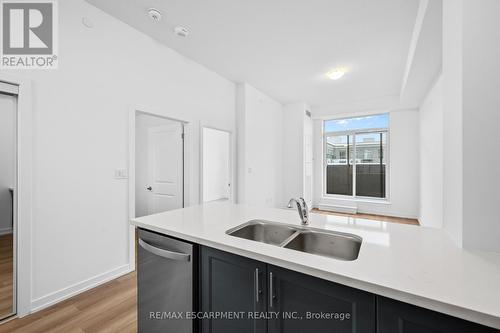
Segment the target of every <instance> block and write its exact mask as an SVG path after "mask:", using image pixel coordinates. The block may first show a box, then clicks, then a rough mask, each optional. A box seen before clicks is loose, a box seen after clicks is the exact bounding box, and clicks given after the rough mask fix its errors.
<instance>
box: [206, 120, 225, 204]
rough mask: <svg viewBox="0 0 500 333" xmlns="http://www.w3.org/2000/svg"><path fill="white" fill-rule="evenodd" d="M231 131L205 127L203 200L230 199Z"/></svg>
mask: <svg viewBox="0 0 500 333" xmlns="http://www.w3.org/2000/svg"><path fill="white" fill-rule="evenodd" d="M230 139H231V135H230V133H229V132H226V131H220V130H217V129H213V128H203V201H204V202H209V201H214V200H220V199H229V196H230V192H229V186H228V184H229V183H230V182H231V174H230V173H231V168H230V159H231V156H230V149H229V148H230V141H229V140H230Z"/></svg>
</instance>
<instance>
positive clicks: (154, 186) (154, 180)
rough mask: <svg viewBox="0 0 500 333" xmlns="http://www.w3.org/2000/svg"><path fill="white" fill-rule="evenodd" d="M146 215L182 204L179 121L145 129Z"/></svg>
mask: <svg viewBox="0 0 500 333" xmlns="http://www.w3.org/2000/svg"><path fill="white" fill-rule="evenodd" d="M148 150H149V180H150V181H149V186H148V188H147V189H148V191H149V192H150V195H149V202H148V208H149V213H150V214H155V213H160V212H164V211H167V210H172V209H177V208H182V207H183V206H184V200H183V196H184V191H183V180H184V177H183V168H184V163H183V159H184V156H183V155H184V153H183V150H184V144H183V127H182V124H180V123H176V124H172V125H166V126H158V127H153V128H150V129H149V130H148Z"/></svg>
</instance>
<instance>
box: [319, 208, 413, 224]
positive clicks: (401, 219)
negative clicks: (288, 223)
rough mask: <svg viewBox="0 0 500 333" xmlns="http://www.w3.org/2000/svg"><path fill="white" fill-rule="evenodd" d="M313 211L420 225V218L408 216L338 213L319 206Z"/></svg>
mask: <svg viewBox="0 0 500 333" xmlns="http://www.w3.org/2000/svg"><path fill="white" fill-rule="evenodd" d="M312 212H313V213H318V214H325V215H337V216H348V217H354V218H358V219H366V220H374V221H383V222H392V223H401V224H411V225H420V223H418V220H416V219H407V218H402V217H394V216H383V215H373V214H347V213H337V212H329V211H326V210H319V209H317V208H313V209H312Z"/></svg>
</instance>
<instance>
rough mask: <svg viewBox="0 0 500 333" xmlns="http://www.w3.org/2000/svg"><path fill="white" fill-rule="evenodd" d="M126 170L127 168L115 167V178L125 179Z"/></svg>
mask: <svg viewBox="0 0 500 333" xmlns="http://www.w3.org/2000/svg"><path fill="white" fill-rule="evenodd" d="M127 178H128V170H127V169H115V179H127Z"/></svg>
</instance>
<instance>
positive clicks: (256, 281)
mask: <svg viewBox="0 0 500 333" xmlns="http://www.w3.org/2000/svg"><path fill="white" fill-rule="evenodd" d="M259 275H260V272H259V269H258V268H256V269H255V301H256V303H259V299H260V294H261V293H262V290H260V285H259Z"/></svg>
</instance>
